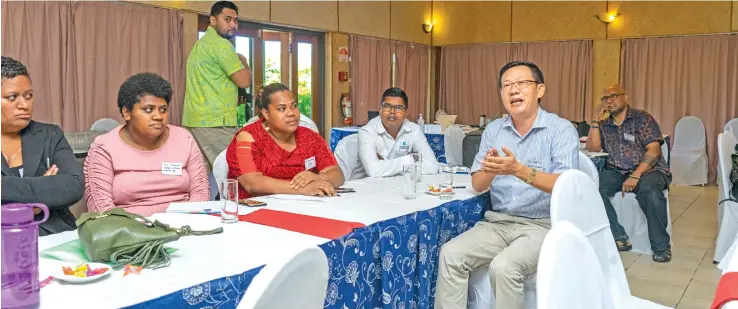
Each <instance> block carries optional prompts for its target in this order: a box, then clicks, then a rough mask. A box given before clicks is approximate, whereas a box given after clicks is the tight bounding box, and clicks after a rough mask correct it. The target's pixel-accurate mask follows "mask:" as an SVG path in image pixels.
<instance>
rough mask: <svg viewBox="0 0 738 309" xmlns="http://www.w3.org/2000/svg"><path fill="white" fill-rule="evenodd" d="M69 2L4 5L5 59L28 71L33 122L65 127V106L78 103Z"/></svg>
mask: <svg viewBox="0 0 738 309" xmlns="http://www.w3.org/2000/svg"><path fill="white" fill-rule="evenodd" d="M71 7H72V3H71V2H68V1H59V2H52V1H44V2H14V1H5V2H3V4H2V29H3V33H2V55H3V56H8V57H12V58H15V59H16V60H18V61H20V62H22V63H23V64H25V65H26V67H28V73H29V74H30V75H31V80H32V81H33V88H34V90H35V95H36V103H35V106H34V112H33V119H34V120H36V121H41V122H48V123H55V124H60V125H62V128H64V129H66V130H70V129H71V128H72V126H71V125H72V124H71V123H69V124H66V123H63V122H62V119H63V118H64V117H63V113H64V112H65V108H64V107H65V105H69V104H74V103H75V102H77V97H76V95H75V91H74V88H75V87H74V82H75V80H74V75H73V74H70V73H71V72H72V70H71V67H72V60H73V59H72V54H71V53H70V52H69V49H68V44H69V42H70V41H71V37H70V36H71V35H73V31H72V10H71Z"/></svg>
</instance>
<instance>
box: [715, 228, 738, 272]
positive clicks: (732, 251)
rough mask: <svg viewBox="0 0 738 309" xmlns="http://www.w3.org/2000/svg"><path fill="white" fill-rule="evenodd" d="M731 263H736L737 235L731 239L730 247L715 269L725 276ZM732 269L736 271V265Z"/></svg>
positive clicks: (737, 253) (737, 252)
mask: <svg viewBox="0 0 738 309" xmlns="http://www.w3.org/2000/svg"><path fill="white" fill-rule="evenodd" d="M733 261H736V262H738V233H736V234H735V236H734V237H733V243H732V244H731V245H730V248H729V249H728V251H727V252H726V253H725V255H724V256H723V258H722V260H721V261H720V263H719V264H718V266H717V267H718V268H719V269H720V270H722V271H723V274H725V273H727V272H728V271H730V268H729V266H730V265H731V264H732V263H733ZM733 269H736V270H738V263H736V264H735V265H734V266H733Z"/></svg>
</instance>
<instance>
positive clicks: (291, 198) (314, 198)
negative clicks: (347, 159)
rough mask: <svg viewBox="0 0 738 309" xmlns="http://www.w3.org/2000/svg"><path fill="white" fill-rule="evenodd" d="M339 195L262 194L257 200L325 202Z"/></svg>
mask: <svg viewBox="0 0 738 309" xmlns="http://www.w3.org/2000/svg"><path fill="white" fill-rule="evenodd" d="M337 198H338V197H319V196H305V195H293V194H272V195H267V196H261V197H259V198H258V199H257V200H264V199H275V200H287V201H304V202H319V203H324V202H328V201H332V200H334V199H337Z"/></svg>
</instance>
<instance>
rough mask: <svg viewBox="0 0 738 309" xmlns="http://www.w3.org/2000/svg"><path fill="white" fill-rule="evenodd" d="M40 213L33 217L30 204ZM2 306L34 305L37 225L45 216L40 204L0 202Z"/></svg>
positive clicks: (37, 303) (37, 297)
mask: <svg viewBox="0 0 738 309" xmlns="http://www.w3.org/2000/svg"><path fill="white" fill-rule="evenodd" d="M34 207H36V208H40V209H41V211H43V213H44V218H43V219H41V221H33V208H34ZM1 209H2V238H3V239H2V305H1V306H2V308H3V309H5V308H8V309H21V308H22V309H27V308H28V309H30V308H38V307H39V306H40V303H41V296H40V294H39V282H38V225H39V224H41V223H43V222H44V221H46V219H48V218H49V208H47V207H46V205H44V204H6V205H2V208H1Z"/></svg>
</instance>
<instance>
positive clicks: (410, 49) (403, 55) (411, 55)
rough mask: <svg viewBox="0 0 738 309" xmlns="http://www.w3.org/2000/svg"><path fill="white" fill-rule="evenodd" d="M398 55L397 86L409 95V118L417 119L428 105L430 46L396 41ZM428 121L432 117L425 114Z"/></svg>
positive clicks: (411, 119) (396, 53)
mask: <svg viewBox="0 0 738 309" xmlns="http://www.w3.org/2000/svg"><path fill="white" fill-rule="evenodd" d="M394 50H395V55H396V67H395V68H396V71H395V87H399V88H402V90H405V92H406V93H407V96H408V110H407V119H408V120H410V121H413V122H414V121H417V119H418V114H422V113H425V107H426V106H427V105H428V65H429V64H428V57H429V53H430V47H429V46H427V45H423V44H413V43H405V42H394ZM423 119H425V121H426V122H427V121H428V119H430V117H429V116H428V115H424V116H423Z"/></svg>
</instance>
